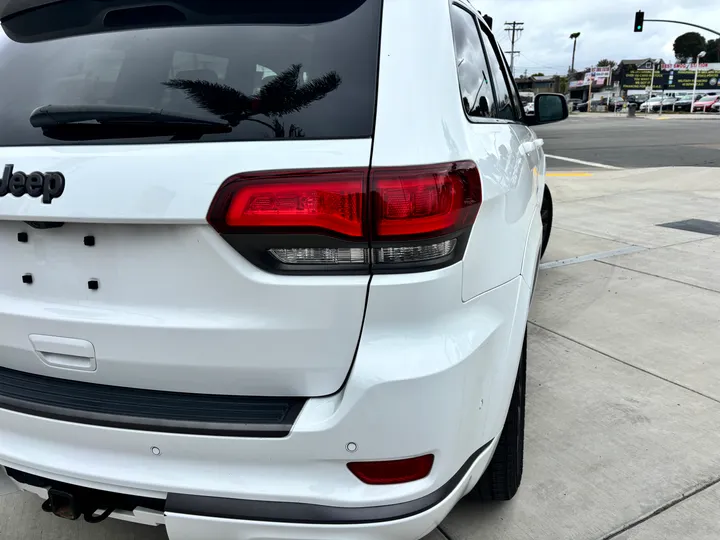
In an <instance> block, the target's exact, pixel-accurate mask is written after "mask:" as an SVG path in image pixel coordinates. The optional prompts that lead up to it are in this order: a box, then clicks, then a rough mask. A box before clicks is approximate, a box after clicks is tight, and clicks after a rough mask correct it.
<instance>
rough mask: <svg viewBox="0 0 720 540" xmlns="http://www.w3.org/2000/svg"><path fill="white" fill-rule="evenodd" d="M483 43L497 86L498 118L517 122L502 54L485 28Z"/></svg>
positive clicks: (494, 82)
mask: <svg viewBox="0 0 720 540" xmlns="http://www.w3.org/2000/svg"><path fill="white" fill-rule="evenodd" d="M483 42H484V43H485V50H486V51H487V58H488V64H489V66H490V71H491V73H492V79H493V84H494V86H495V95H496V99H497V111H498V112H497V115H498V118H504V119H505V120H515V119H517V117H518V114H517V112H516V110H515V103H514V99H513V98H512V91H511V88H512V87H511V86H510V85H509V84H508V79H506V72H505V69H504V66H503V65H502V64H503V63H504V61H503V60H501V58H502V53H501V52H500V50H499V49H498V48H497V43H495V38H493V37H492V36H491V35H490V33H489V32H488V31H487V30H486V29H485V28H484V27H483Z"/></svg>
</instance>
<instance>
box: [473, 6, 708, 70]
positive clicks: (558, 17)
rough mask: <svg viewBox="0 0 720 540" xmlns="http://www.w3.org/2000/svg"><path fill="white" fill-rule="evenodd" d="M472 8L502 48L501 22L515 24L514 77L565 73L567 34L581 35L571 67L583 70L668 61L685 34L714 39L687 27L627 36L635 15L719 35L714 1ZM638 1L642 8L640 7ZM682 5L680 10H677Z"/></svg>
mask: <svg viewBox="0 0 720 540" xmlns="http://www.w3.org/2000/svg"><path fill="white" fill-rule="evenodd" d="M473 2H474V4H475V6H476V7H477V8H478V9H479V10H480V11H481V12H482V13H484V14H485V13H486V14H488V15H490V16H491V17H492V18H493V21H494V22H493V30H494V32H495V36H496V37H497V39H498V41H499V42H500V45H501V46H502V47H503V49H504V50H506V51H508V50H510V39H509V38H508V35H507V33H506V32H505V31H504V30H503V29H504V26H505V25H504V23H505V22H510V21H521V22H524V23H525V31H524V32H523V34H522V36H521V38H520V40H519V41H518V42H517V44H516V48H517V49H518V50H520V52H521V55H520V56H519V57H516V59H515V66H516V68H515V73H516V74H519V73H522V72H523V71H524V70H525V69H527V70H528V72H529V73H534V72H538V71H541V72H543V73H545V74H548V75H549V74H554V73H560V74H564V73H566V72H567V69H568V67H569V66H570V61H571V57H572V40H571V39H569V37H568V36H570V34H572V33H573V32H581V34H582V35H581V36H580V38H579V39H578V49H577V53H576V57H575V69H582V68H585V67H589V66H591V65H592V64H594V63H595V62H597V61H598V60H600V59H601V58H610V59H611V60H615V61H616V62H617V61H619V60H622V59H628V58H646V57H653V56H654V57H657V58H660V57H662V58H664V59H665V60H666V61H672V60H674V58H675V55H674V53H673V42H674V41H675V38H676V37H677V36H679V35H680V34H684V33H685V32H692V31H697V32H700V33H701V34H702V35H703V36H705V38H706V39H714V38H716V37H718V36H716V35H714V34H712V33H710V32H705V31H703V30H699V29H694V28H692V27H689V26H684V25H678V24H668V23H653V22H648V23H646V24H645V29H644V31H643V32H641V33H636V32H633V22H634V20H635V12H636V11H637V10H638V9H643V10H644V11H645V17H646V18H648V19H676V20H681V21H686V22H690V23H694V24H700V25H702V26H706V27H708V28H714V29H715V30H718V31H720V3H718V1H717V0H694V1H693V2H681V1H678V0H652V1H647V0H646V1H645V2H642V1H641V2H638V3H628V2H625V1H624V0H623V1H620V2H612V1H610V2H592V3H585V2H579V1H576V0H473ZM643 3H644V4H645V5H643ZM680 4H684V6H685V7H681V6H680Z"/></svg>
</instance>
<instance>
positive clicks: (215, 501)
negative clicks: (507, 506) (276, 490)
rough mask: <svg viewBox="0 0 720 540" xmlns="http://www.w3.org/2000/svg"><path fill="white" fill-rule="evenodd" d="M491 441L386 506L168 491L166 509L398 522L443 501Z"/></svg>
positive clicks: (269, 518) (254, 517) (251, 517)
mask: <svg viewBox="0 0 720 540" xmlns="http://www.w3.org/2000/svg"><path fill="white" fill-rule="evenodd" d="M492 442H493V441H492V440H491V441H490V442H488V443H487V444H485V445H484V446H483V447H482V448H480V449H479V450H477V451H476V452H474V453H473V455H472V456H470V457H469V458H468V460H467V461H466V462H465V463H464V464H463V466H462V467H461V468H460V470H459V471H458V472H457V473H455V475H454V476H453V477H452V478H451V479H450V480H449V481H448V482H447V483H445V484H444V485H443V486H442V487H440V488H438V489H437V490H435V491H433V492H432V493H428V494H427V495H425V496H424V497H421V498H419V499H415V500H414V501H408V502H403V503H397V504H389V505H385V506H368V507H361V508H347V507H338V506H324V505H319V504H307V503H294V502H274V501H250V500H245V499H228V498H223V497H204V496H201V495H184V494H180V493H168V496H167V501H166V503H165V512H166V513H173V514H186V515H194V516H205V517H213V518H220V519H237V520H243V521H265V522H271V523H305V524H315V525H350V524H354V525H357V524H363V523H382V522H386V521H395V520H399V519H403V518H407V517H411V516H414V515H417V514H421V513H423V512H425V511H427V510H430V509H431V508H432V507H434V506H436V505H438V504H440V503H441V502H442V501H443V500H444V499H446V498H447V497H448V496H449V495H450V493H452V491H453V490H454V489H455V488H456V487H458V485H459V484H460V482H461V481H462V479H463V477H464V476H465V474H467V472H468V471H469V470H470V467H472V465H473V463H475V460H476V459H477V458H478V457H479V456H480V454H482V453H483V452H484V451H485V450H487V449H488V448H489V447H490V445H491V444H492Z"/></svg>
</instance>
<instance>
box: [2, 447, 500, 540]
mask: <svg viewBox="0 0 720 540" xmlns="http://www.w3.org/2000/svg"><path fill="white" fill-rule="evenodd" d="M494 448H495V442H494V441H493V442H492V443H488V444H487V445H486V446H485V447H484V448H482V449H480V450H478V451H477V452H476V453H475V454H474V455H473V456H472V457H471V458H470V459H469V460H468V461H467V462H466V463H465V464H464V465H463V467H462V468H461V469H460V470H459V471H458V472H457V473H456V475H455V476H453V478H452V479H451V480H450V481H449V482H447V483H446V484H445V485H444V486H443V487H442V488H440V489H439V490H437V491H436V492H434V493H432V494H429V495H427V496H425V497H422V498H420V499H417V500H413V501H408V502H405V503H399V504H394V505H387V506H382V507H358V508H343V507H332V506H318V505H304V504H299V503H276V502H265V501H244V500H234V499H214V498H209V497H197V496H183V495H175V494H169V495H168V498H167V503H166V508H165V512H164V513H163V514H160V513H150V512H145V511H143V510H139V511H137V515H134V514H132V513H128V512H123V513H121V514H118V515H115V514H114V515H113V517H119V518H120V519H123V520H126V521H135V522H139V523H144V524H147V525H164V526H165V527H166V531H167V534H168V537H169V540H206V539H207V538H213V539H216V540H222V539H226V538H227V539H233V540H281V539H282V540H337V539H338V538H342V539H346V538H348V539H355V540H366V539H367V540H378V539H382V540H394V539H397V540H408V539H416V538H422V537H424V536H425V535H426V534H428V533H429V532H431V531H432V530H433V529H435V528H436V527H437V526H438V525H439V524H440V522H441V521H442V520H443V519H444V517H445V516H446V515H447V514H448V513H449V512H450V510H451V509H452V508H453V507H454V506H455V504H456V503H457V502H458V501H459V500H460V498H462V496H463V495H464V494H465V493H466V492H467V491H468V489H469V487H470V482H471V481H472V479H473V478H474V477H476V476H479V475H480V474H482V471H483V470H484V469H485V468H486V467H487V464H488V462H489V460H490V459H491V457H492V453H493V451H494ZM3 486H5V487H6V491H8V489H7V488H8V487H10V486H17V487H18V488H20V489H28V490H30V491H32V492H34V493H35V494H37V495H39V496H41V497H44V496H45V494H44V490H42V489H37V488H33V487H32V486H27V485H23V484H18V483H17V482H15V481H14V480H13V479H11V478H10V477H9V476H7V475H5V473H4V471H3V469H2V468H0V489H2V487H3Z"/></svg>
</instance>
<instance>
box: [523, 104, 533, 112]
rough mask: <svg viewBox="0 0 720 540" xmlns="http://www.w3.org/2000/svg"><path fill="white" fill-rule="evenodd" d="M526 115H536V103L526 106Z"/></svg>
mask: <svg viewBox="0 0 720 540" xmlns="http://www.w3.org/2000/svg"><path fill="white" fill-rule="evenodd" d="M525 114H535V103H528V104H527V105H525Z"/></svg>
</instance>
